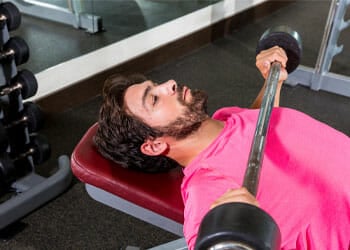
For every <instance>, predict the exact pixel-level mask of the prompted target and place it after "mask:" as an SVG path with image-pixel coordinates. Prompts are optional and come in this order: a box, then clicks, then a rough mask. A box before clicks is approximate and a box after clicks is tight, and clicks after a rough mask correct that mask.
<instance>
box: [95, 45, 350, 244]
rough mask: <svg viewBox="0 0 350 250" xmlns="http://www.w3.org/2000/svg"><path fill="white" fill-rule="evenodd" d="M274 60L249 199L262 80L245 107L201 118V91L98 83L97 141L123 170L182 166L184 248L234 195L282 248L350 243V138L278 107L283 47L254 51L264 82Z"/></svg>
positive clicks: (133, 82) (134, 81) (170, 84)
mask: <svg viewBox="0 0 350 250" xmlns="http://www.w3.org/2000/svg"><path fill="white" fill-rule="evenodd" d="M273 61H279V62H281V64H282V71H281V75H280V79H279V83H278V91H277V93H276V97H275V107H276V108H275V109H274V110H273V112H272V115H271V121H270V131H269V134H268V137H267V143H266V147H265V157H264V162H263V167H262V172H261V176H260V183H259V189H258V193H257V195H256V198H255V197H254V196H252V195H251V194H249V192H247V190H246V189H244V188H241V185H242V181H243V176H244V172H245V169H246V164H247V160H248V155H249V150H250V147H251V143H252V138H253V135H254V131H255V126H256V120H257V116H258V112H259V110H258V109H255V108H259V107H260V104H261V99H262V95H263V91H264V87H265V85H264V87H263V88H262V90H261V92H260V93H259V95H258V97H257V98H256V100H255V101H254V102H253V105H252V107H253V108H254V109H241V108H238V107H231V108H223V109H220V110H218V111H217V112H215V114H214V115H213V117H212V118H210V117H209V116H208V115H207V113H206V111H205V109H206V99H207V98H206V95H205V93H203V92H202V91H198V90H191V89H189V88H188V87H186V86H180V85H178V84H177V83H176V82H175V81H174V80H169V81H167V82H165V83H163V84H160V85H157V84H155V83H153V82H152V81H149V80H147V79H145V78H144V77H140V76H132V77H130V78H126V77H121V76H118V77H112V78H110V79H109V80H107V82H106V85H105V87H104V93H103V98H104V101H103V105H102V107H101V112H100V120H99V130H98V131H97V134H96V137H95V142H96V145H97V147H98V149H99V151H100V152H101V153H102V154H103V155H104V156H105V157H107V158H109V159H111V160H113V161H115V162H117V163H119V164H120V165H122V166H123V167H129V168H132V169H140V170H144V171H149V172H152V171H159V170H164V169H167V168H171V167H174V166H176V164H179V165H180V166H182V167H183V172H184V179H183V183H182V186H181V191H182V196H183V200H184V203H185V211H184V216H185V223H184V235H185V238H186V240H187V243H188V246H189V249H193V247H194V244H195V240H196V237H197V231H198V227H199V225H200V223H201V220H202V218H203V217H204V215H205V214H206V213H207V212H208V211H209V209H210V208H212V207H215V206H217V205H220V204H222V203H225V202H234V201H236V202H237V201H238V202H247V203H250V204H254V205H257V206H260V207H261V208H262V209H264V210H265V211H267V212H268V213H269V214H270V215H271V216H272V217H273V218H274V219H275V220H276V222H277V224H278V225H279V227H280V229H281V233H282V246H281V247H282V249H318V250H321V249H344V250H346V249H348V248H349V239H350V184H349V183H350V182H349V179H350V170H349V168H350V167H349V162H350V154H349V151H350V139H349V137H348V136H346V135H344V134H342V133H340V132H338V131H336V130H334V129H332V128H330V127H329V126H327V125H325V124H323V123H320V122H318V121H316V120H314V119H312V118H311V117H309V116H307V115H305V114H302V113H300V112H297V111H295V110H291V109H286V108H278V105H279V93H280V89H281V86H282V83H283V81H284V80H285V79H286V78H287V73H286V71H285V69H284V67H285V65H286V61H287V57H286V55H285V53H284V51H283V50H282V49H281V48H279V47H273V48H271V49H269V50H266V51H262V52H261V53H260V54H259V55H258V56H257V58H256V66H257V68H258V69H259V70H260V72H261V73H262V75H263V76H264V78H265V79H266V77H267V74H268V71H269V68H270V65H271V62H273ZM160 188H161V187H160Z"/></svg>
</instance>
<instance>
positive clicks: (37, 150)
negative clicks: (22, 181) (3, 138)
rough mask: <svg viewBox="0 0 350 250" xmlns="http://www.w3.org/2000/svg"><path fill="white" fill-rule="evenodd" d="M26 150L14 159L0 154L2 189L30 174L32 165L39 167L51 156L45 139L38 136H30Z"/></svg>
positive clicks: (5, 154) (8, 155)
mask: <svg viewBox="0 0 350 250" xmlns="http://www.w3.org/2000/svg"><path fill="white" fill-rule="evenodd" d="M26 148H27V149H26V151H25V152H22V153H20V154H18V155H16V156H15V157H13V156H10V154H9V153H7V152H3V153H1V154H0V155H1V156H0V183H1V184H2V186H3V187H4V186H5V187H6V186H7V185H8V184H10V183H12V182H13V181H15V180H16V179H19V178H21V177H23V176H25V175H26V174H28V173H30V172H32V171H33V168H34V166H33V163H34V164H35V165H39V164H41V163H43V162H45V161H46V160H48V159H49V157H50V155H51V147H50V144H49V143H48V140H47V138H46V137H45V136H43V135H40V134H31V135H30V143H29V144H28V145H27V147H26ZM28 157H30V158H28Z"/></svg>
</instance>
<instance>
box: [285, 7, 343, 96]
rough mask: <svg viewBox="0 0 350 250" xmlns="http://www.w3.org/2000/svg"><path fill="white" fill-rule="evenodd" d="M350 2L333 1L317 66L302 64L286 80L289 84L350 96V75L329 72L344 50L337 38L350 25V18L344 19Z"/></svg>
mask: <svg viewBox="0 0 350 250" xmlns="http://www.w3.org/2000/svg"><path fill="white" fill-rule="evenodd" d="M349 4H350V0H333V1H332V3H331V6H330V10H329V14H328V18H327V22H326V25H325V30H324V34H323V39H322V43H321V47H320V50H319V55H318V58H317V61H316V65H315V68H309V67H305V66H302V65H300V66H299V67H298V69H297V70H296V71H294V72H293V73H292V74H290V75H289V77H288V79H287V81H286V83H287V84H288V85H292V86H296V85H298V84H301V85H304V86H309V87H310V88H311V89H313V90H325V91H328V92H331V93H335V94H339V95H343V96H347V97H350V77H347V76H344V75H339V74H335V73H331V72H329V69H330V66H331V63H332V60H333V57H334V56H336V55H337V54H339V53H340V52H342V50H343V45H341V46H338V45H337V40H338V38H339V34H340V32H341V31H343V30H344V29H345V28H347V27H349V25H350V21H349V20H347V21H344V15H345V13H346V8H347V6H348V5H349Z"/></svg>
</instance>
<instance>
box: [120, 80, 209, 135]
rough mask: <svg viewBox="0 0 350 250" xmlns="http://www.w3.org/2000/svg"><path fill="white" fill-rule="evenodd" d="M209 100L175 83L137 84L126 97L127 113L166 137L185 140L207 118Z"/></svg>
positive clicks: (130, 88) (170, 81) (148, 82)
mask: <svg viewBox="0 0 350 250" xmlns="http://www.w3.org/2000/svg"><path fill="white" fill-rule="evenodd" d="M206 100H207V96H206V94H205V93H204V92H202V91H198V90H196V91H191V89H189V88H188V87H186V86H179V85H177V83H176V82H175V81H174V80H169V81H167V82H165V83H162V84H160V85H157V84H155V83H153V82H152V81H145V82H143V83H139V84H134V85H132V86H130V87H129V88H128V89H127V90H126V93H125V97H124V101H125V104H126V107H127V109H128V110H129V112H131V113H132V114H133V115H135V116H137V117H138V118H140V119H141V120H142V121H143V122H145V123H146V124H147V125H149V126H150V127H152V128H155V129H157V130H159V131H161V132H163V133H164V134H165V135H169V136H173V137H175V138H184V137H186V136H187V135H189V134H191V133H192V132H193V131H194V130H196V129H197V128H198V127H199V125H200V123H201V122H202V121H204V120H205V119H207V118H208V115H207V113H206V110H205V109H206Z"/></svg>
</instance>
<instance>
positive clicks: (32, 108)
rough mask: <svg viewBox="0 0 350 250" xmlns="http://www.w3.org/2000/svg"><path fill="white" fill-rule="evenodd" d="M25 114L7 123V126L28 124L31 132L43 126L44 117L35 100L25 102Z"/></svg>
mask: <svg viewBox="0 0 350 250" xmlns="http://www.w3.org/2000/svg"><path fill="white" fill-rule="evenodd" d="M23 114H24V116H23V117H22V118H20V119H18V120H16V121H12V122H11V123H10V124H7V125H6V128H7V129H8V128H11V127H15V126H27V127H28V131H29V133H33V132H37V131H38V130H39V129H40V128H42V127H43V124H44V117H43V113H42V111H41V109H40V107H39V106H38V105H37V104H35V103H33V102H26V103H24V104H23Z"/></svg>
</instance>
